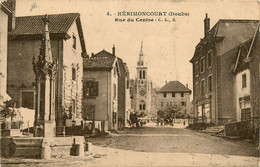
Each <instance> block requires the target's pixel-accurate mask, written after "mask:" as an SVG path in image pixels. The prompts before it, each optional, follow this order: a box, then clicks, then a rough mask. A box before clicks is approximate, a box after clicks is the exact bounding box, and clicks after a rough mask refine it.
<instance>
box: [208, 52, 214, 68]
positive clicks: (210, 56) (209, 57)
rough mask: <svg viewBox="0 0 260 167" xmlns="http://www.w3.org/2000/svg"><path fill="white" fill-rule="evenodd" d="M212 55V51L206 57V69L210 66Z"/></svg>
mask: <svg viewBox="0 0 260 167" xmlns="http://www.w3.org/2000/svg"><path fill="white" fill-rule="evenodd" d="M212 55H213V52H212V50H211V51H209V52H208V55H207V58H208V63H207V64H208V68H209V67H211V66H212Z"/></svg>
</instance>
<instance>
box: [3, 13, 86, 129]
mask: <svg viewBox="0 0 260 167" xmlns="http://www.w3.org/2000/svg"><path fill="white" fill-rule="evenodd" d="M42 18H44V15H38V16H23V17H15V18H14V20H15V28H14V29H13V30H10V31H9V34H8V60H7V61H8V63H7V74H8V75H7V91H8V93H9V94H10V96H11V97H12V99H13V100H12V102H13V103H15V104H16V107H24V108H30V109H34V108H35V96H36V95H35V75H34V72H33V65H32V59H33V57H34V56H38V55H39V48H40V47H41V39H42V38H43V35H42V32H43V30H44V23H43V22H42ZM49 21H50V23H49V32H50V43H51V50H52V56H53V60H54V62H55V63H56V64H57V65H58V68H57V73H56V77H55V78H56V83H55V97H56V100H55V111H56V125H57V126H63V125H65V123H66V125H67V126H71V124H72V121H73V120H74V121H75V122H76V124H77V125H80V124H81V111H82V106H81V105H82V88H83V87H82V77H83V57H86V47H85V42H84V35H83V31H82V27H81V19H80V14H79V13H67V14H53V15H49Z"/></svg>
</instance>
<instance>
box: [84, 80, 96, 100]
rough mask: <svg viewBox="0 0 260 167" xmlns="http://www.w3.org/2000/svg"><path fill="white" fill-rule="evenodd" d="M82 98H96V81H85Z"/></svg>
mask: <svg viewBox="0 0 260 167" xmlns="http://www.w3.org/2000/svg"><path fill="white" fill-rule="evenodd" d="M83 93H84V98H87V97H89V96H98V82H97V81H87V82H85V84H84V89H83Z"/></svg>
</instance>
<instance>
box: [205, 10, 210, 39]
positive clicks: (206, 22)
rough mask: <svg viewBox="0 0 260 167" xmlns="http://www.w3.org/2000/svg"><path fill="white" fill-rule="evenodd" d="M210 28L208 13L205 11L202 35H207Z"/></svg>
mask: <svg viewBox="0 0 260 167" xmlns="http://www.w3.org/2000/svg"><path fill="white" fill-rule="evenodd" d="M209 29H210V19H209V18H208V13H206V18H205V19H204V36H205V37H207V36H208V33H209Z"/></svg>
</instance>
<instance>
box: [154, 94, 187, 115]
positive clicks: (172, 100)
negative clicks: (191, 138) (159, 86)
mask: <svg viewBox="0 0 260 167" xmlns="http://www.w3.org/2000/svg"><path fill="white" fill-rule="evenodd" d="M158 99H159V100H158V101H159V102H158V106H159V107H158V108H159V109H160V110H163V109H164V108H165V107H167V103H168V106H171V103H172V105H174V104H177V105H180V106H181V111H182V112H183V113H189V112H190V111H189V110H190V93H188V92H185V93H184V96H183V97H181V93H179V92H178V93H177V92H176V93H175V97H172V93H166V97H164V93H159V96H158ZM181 102H186V106H182V105H181ZM162 103H163V106H162Z"/></svg>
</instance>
